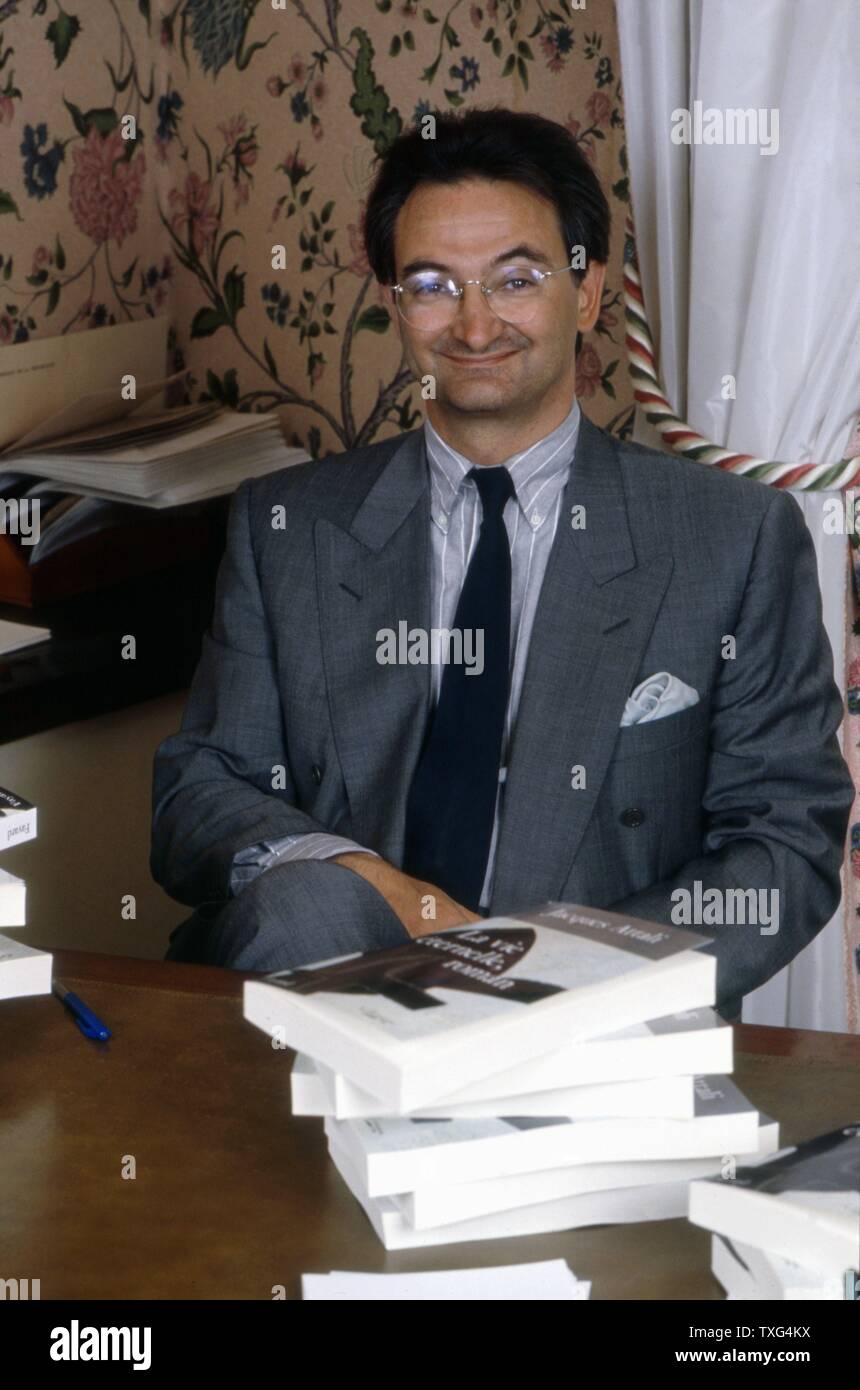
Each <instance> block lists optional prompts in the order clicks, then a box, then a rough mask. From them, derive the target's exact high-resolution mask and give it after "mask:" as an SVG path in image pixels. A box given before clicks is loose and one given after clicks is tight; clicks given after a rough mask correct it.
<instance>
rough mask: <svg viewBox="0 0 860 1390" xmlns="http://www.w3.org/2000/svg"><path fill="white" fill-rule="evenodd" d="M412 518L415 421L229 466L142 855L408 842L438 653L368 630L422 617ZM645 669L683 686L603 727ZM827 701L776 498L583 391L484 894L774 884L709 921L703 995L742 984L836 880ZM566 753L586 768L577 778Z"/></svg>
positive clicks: (836, 823)
mask: <svg viewBox="0 0 860 1390" xmlns="http://www.w3.org/2000/svg"><path fill="white" fill-rule="evenodd" d="M281 506H282V507H283V509H284V510H283V513H282V514H279V513H278V511H277V509H278V508H280V507H281ZM574 506H580V507H584V508H585V527H584V529H574V528H573V527H572V525H571V524H570V520H571V508H572V507H574ZM273 509H275V512H274V513H273ZM273 515H274V516H275V520H276V523H277V522H278V520H279V519H280V517H281V516H282V518H283V525H282V526H279V525H277V524H276V525H274V526H273ZM429 527H430V518H429V481H428V472H427V464H426V459H425V455H424V447H423V432H422V430H420V429H417V430H414V431H411V432H409V433H407V434H402V435H400V436H398V437H397V438H394V439H390V440H386V441H384V442H383V443H381V444H374V445H371V446H369V447H367V448H362V449H356V450H352V451H350V452H348V453H345V454H342V455H339V456H331V455H330V456H328V457H326V458H324V459H321V460H319V461H317V462H309V463H306V464H300V465H298V466H295V467H291V468H287V469H284V470H282V471H280V472H278V473H274V474H270V475H268V476H266V477H262V478H258V479H252V480H249V481H246V482H244V483H242V484H241V486H240V487H239V488H238V490H237V492H236V495H235V498H234V500H233V503H232V506H231V511H230V520H229V525H228V538H227V548H226V552H225V556H224V559H223V561H222V565H221V569H220V572H219V576H218V583H217V590H216V599H215V611H214V615H213V619H212V624H211V628H210V631H209V633H208V634H207V635H206V636H205V637H204V640H203V650H202V654H201V659H200V664H199V666H198V669H197V672H196V674H195V677H194V681H193V684H192V687H191V692H190V696H189V699H188V704H187V708H186V710H185V714H184V718H183V721H182V728H181V731H180V732H179V733H177V734H175V735H173V736H171V737H170V738H168V739H167V740H166V741H165V742H164V743H162V745H161V746H160V748H159V749H158V752H157V754H156V759H155V770H154V787H153V801H154V818H153V836H152V856H151V867H152V872H153V875H154V877H155V878H156V880H157V881H158V882H159V883H160V884H161V885H162V886H163V887H164V888H165V889H166V890H167V892H168V893H169V894H170V895H171V896H172V897H174V898H176V899H178V900H179V901H180V902H183V903H188V904H192V905H194V906H199V905H202V904H204V903H205V904H217V903H219V902H226V901H227V900H228V898H229V894H230V890H229V876H230V868H231V863H232V860H233V856H234V855H235V854H236V853H237V852H238V851H239V850H240V849H242V848H244V847H245V846H248V845H251V844H254V843H256V842H258V841H261V840H264V839H268V838H274V837H276V836H281V835H289V834H294V833H300V832H305V831H312V830H316V831H318V830H326V831H329V832H335V833H340V834H343V835H347V836H349V837H350V838H352V839H354V840H357V841H358V842H359V843H360V844H363V845H366V846H368V847H369V848H372V849H376V850H377V851H378V852H379V853H380V854H382V855H383V856H384V857H385V858H387V859H389V860H390V861H391V862H392V863H394V864H399V863H400V862H401V853H402V848H403V834H404V820H405V807H406V795H407V790H408V787H409V783H410V779H411V776H412V773H413V770H414V768H415V765H416V762H417V758H418V754H419V748H420V744H421V739H422V735H423V732H424V729H425V724H426V720H427V717H428V710H429V699H430V668H429V667H428V666H408V665H402V666H392V665H380V664H379V663H378V662H377V660H376V652H377V639H376V634H377V631H378V630H379V629H381V628H393V629H395V631H396V630H397V626H398V623H399V622H400V621H401V620H403V619H405V620H406V621H407V622H408V623H409V625H410V627H423V628H429V627H430V626H431V621H432V620H431V617H430V537H429ZM727 636H732V637H734V639H735V643H736V655H735V657H734V659H731V658H727V657H725V656H724V655H723V650H724V639H725V638H726V637H727ZM664 670H665V671H670V672H672V673H673V674H674V675H676V676H679V677H680V678H681V680H683V681H685V682H686V683H687V684H688V685H691V686H693V687H694V688H695V689H696V690H697V691H698V692H699V696H700V701H699V703H698V704H696V705H694V706H692V707H690V708H688V709H685V710H682V711H681V712H680V713H678V714H674V715H668V716H666V717H665V718H663V719H657V720H654V721H652V722H648V723H645V724H640V725H636V724H634V725H631V726H629V727H626V728H620V727H619V724H620V720H621V715H622V711H623V709H624V705H625V701H626V699H627V696H628V695H629V694H630V691H631V690H632V688H633V687H634V686H635V685H636V684H637V683H638V682H639V681H640V680H642V679H644V678H645V677H646V676H649V675H651V674H652V673H654V672H656V671H664ZM841 716H842V702H841V699H840V696H839V693H838V691H837V689H836V686H835V685H834V682H833V678H832V654H831V650H830V646H829V643H828V640H827V637H826V634H825V632H824V629H823V626H822V622H821V602H820V595H819V589H818V581H817V574H816V566H815V556H814V550H813V546H812V541H811V538H810V536H809V534H808V532H807V529H806V526H805V523H804V521H803V518H802V515H801V512H800V509H799V507H798V506H797V504H796V503H795V501H794V500H793V499H792V498H791V497H790V496H789V495H787V494H786V493H783V492H780V491H778V490H776V489H773V488H769V487H767V486H765V485H763V484H760V483H756V482H753V481H750V480H747V479H743V478H738V477H735V476H731V475H728V474H725V473H723V472H721V471H720V470H719V469H716V468H709V467H706V466H704V465H702V464H698V463H693V462H690V461H687V460H682V459H677V458H673V457H668V456H666V455H664V454H662V453H659V452H657V451H655V450H651V449H645V448H641V447H638V446H634V445H629V444H623V443H621V442H620V441H618V440H617V439H615V438H614V437H613V436H611V435H609V434H607V433H606V432H604V431H603V430H601V429H598V428H597V427H596V426H595V425H593V424H592V423H591V422H590V421H588V420H587V419H586V418H584V417H583V419H582V421H581V427H580V431H579V439H578V444H577V450H576V455H575V458H574V461H573V465H572V468H571V474H570V480H569V483H568V486H567V492H566V495H565V498H564V503H563V506H562V511H561V515H560V521H559V526H558V530H557V534H556V537H555V541H554V544H553V549H552V553H551V555H550V559H549V563H548V566H547V572H546V576H545V579H544V584H543V588H542V591H541V596H540V602H539V606H538V611H537V614H536V617H535V624H534V628H533V632H532V638H531V646H530V650H529V654H528V664H527V668H526V674H525V680H524V685H523V692H522V697H521V702H520V707H519V712H518V716H517V721H516V728H515V730H514V733H513V739H512V746H511V749H510V756H509V767H508V778H507V785H506V789H505V805H504V812H503V816H502V821H501V827H500V834H499V842H498V849H497V859H496V873H495V882H494V889H493V896H492V902H491V905H490V907H491V911H492V912H493V913H494V914H495V913H502V912H506V911H514V910H516V909H518V908H520V909H525V908H530V907H534V906H536V905H537V904H539V903H541V902H543V901H545V900H548V899H558V900H568V901H572V902H577V903H583V904H588V905H591V906H596V907H599V906H611V907H614V908H615V909H616V910H619V911H623V912H629V913H631V914H638V915H640V916H643V917H646V918H651V919H653V920H656V921H660V922H670V921H671V920H672V916H671V912H672V900H671V898H670V895H671V893H672V891H673V890H674V889H676V888H679V887H686V888H689V889H690V890H691V891H692V890H693V887H694V884H695V882H696V881H697V880H698V881H699V882H700V883H701V884H702V885H703V888H705V889H706V888H709V887H710V888H713V887H716V888H718V889H731V888H734V889H744V888H759V889H762V888H763V889H773V888H777V889H778V890H779V894H780V927H779V931H778V933H777V934H776V935H763V934H761V932H760V931H759V928H758V926H755V925H752V926H751V925H746V926H742V925H726V926H722V927H714V928H713V929H712V932H711V934H712V935H714V937H715V938H716V944H715V946H714V948H713V949H714V951H715V953H716V954H717V958H718V962H719V966H718V992H719V999H720V1001H722V1002H725V1001H727V1000H728V1001H731V1006H732V1007H734V1006H736V1004H737V1001H738V1000H739V998H740V996H741V995H742V994H744V993H745V992H746V991H748V990H749V989H752V988H754V987H755V986H756V985H757V984H760V983H762V982H763V981H764V980H765V979H767V978H768V977H769V976H770V975H772V974H773V973H774V972H775V971H776V970H778V969H779V968H780V967H781V966H783V965H784V964H785V963H786V962H787V961H788V960H790V959H791V958H792V957H793V956H794V955H796V953H797V952H798V951H799V950H800V949H801V948H802V947H803V946H804V945H805V944H806V943H807V942H808V941H809V940H810V939H811V938H812V937H813V936H814V935H815V934H816V932H817V931H818V930H819V929H820V928H821V927H822V926H823V925H824V923H825V922H826V921H828V919H829V918H830V917H831V915H832V914H833V912H834V911H835V909H836V906H837V904H838V902H839V896H840V880H839V869H840V864H841V860H842V854H843V843H844V837H845V832H846V828H847V822H848V814H849V808H850V805H851V801H852V797H853V787H852V784H851V780H850V777H849V775H848V771H847V768H846V766H845V763H844V761H843V759H842V756H841V754H840V751H839V746H838V743H837V739H836V730H837V728H838V726H839V723H840V719H841ZM576 766H581V767H583V768H584V769H585V779H586V785H585V786H584V787H578V788H577V789H574V787H573V786H572V781H573V780H574V779H573V778H572V769H573V768H574V767H576ZM278 767H281V768H283V769H284V772H283V790H280V789H279V790H276V791H273V790H272V777H273V769H275V768H278ZM702 930H705V931H707V930H708V929H707V928H702Z"/></svg>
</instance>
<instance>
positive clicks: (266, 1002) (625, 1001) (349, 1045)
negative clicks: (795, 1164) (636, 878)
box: [244, 903, 779, 1249]
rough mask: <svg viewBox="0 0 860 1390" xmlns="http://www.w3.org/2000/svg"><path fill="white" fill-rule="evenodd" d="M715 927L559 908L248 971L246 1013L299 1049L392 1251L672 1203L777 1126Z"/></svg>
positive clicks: (301, 1074)
mask: <svg viewBox="0 0 860 1390" xmlns="http://www.w3.org/2000/svg"><path fill="white" fill-rule="evenodd" d="M707 943H708V938H707V937H704V936H701V935H699V934H698V933H694V932H689V931H683V930H681V929H679V928H676V927H665V926H661V925H658V924H655V923H652V922H645V921H642V920H639V919H636V918H628V917H623V916H620V915H618V914H616V913H612V912H608V911H605V910H603V909H596V908H587V907H579V906H576V905H573V904H565V903H548V904H546V905H544V906H543V907H541V908H538V909H537V910H536V911H534V912H529V913H525V914H522V915H517V916H516V917H495V918H489V919H487V920H486V921H484V922H482V923H480V924H478V925H471V926H464V927H454V928H450V929H448V930H446V931H439V932H434V933H432V934H430V935H427V936H422V937H419V938H417V939H415V940H413V941H410V942H407V943H405V944H404V945H402V946H398V947H394V948H392V949H390V950H385V951H374V952H370V953H367V954H363V955H362V954H357V955H352V956H347V957H342V958H339V959H337V960H334V961H329V962H323V963H321V964H319V965H313V966H307V967H302V968H301V969H296V970H290V971H283V972H280V973H277V974H274V975H269V976H267V977H266V978H265V979H263V980H261V981H248V982H247V983H246V985H245V993H244V1011H245V1017H246V1018H247V1019H248V1020H249V1021H250V1022H251V1023H253V1024H255V1025H256V1026H257V1027H259V1028H261V1029H263V1030H264V1031H265V1032H267V1033H269V1034H270V1035H271V1036H272V1038H273V1039H274V1040H275V1045H281V1046H283V1047H289V1048H294V1049H296V1050H297V1053H298V1055H297V1056H296V1058H295V1060H294V1064H293V1070H292V1074H291V1089H292V1102H293V1112H294V1113H295V1114H301V1115H318V1116H321V1117H323V1120H324V1128H325V1134H326V1137H327V1141H328V1150H329V1154H330V1157H331V1159H332V1161H333V1163H334V1164H335V1166H336V1167H337V1169H338V1171H339V1173H340V1175H341V1177H342V1178H343V1180H344V1182H345V1183H346V1184H347V1186H348V1187H349V1188H350V1190H351V1192H352V1193H353V1194H354V1196H355V1197H356V1199H357V1200H358V1201H359V1203H360V1204H361V1206H362V1207H363V1208H364V1210H365V1212H366V1213H367V1216H368V1218H369V1219H370V1222H371V1224H372V1225H373V1228H374V1230H375V1231H376V1233H377V1235H378V1236H379V1238H380V1240H382V1242H383V1244H384V1245H385V1246H386V1248H388V1249H402V1248H406V1247H411V1246H419V1245H441V1244H447V1243H451V1242H455V1241H466V1240H480V1239H488V1238H491V1237H500V1236H510V1235H525V1234H535V1233H538V1232H549V1231H561V1230H568V1229H571V1228H573V1227H577V1226H588V1225H596V1224H604V1223H607V1222H628V1221H648V1220H660V1219H663V1218H666V1217H675V1216H685V1215H686V1213H687V1202H688V1186H689V1183H690V1181H691V1180H692V1179H694V1178H701V1177H706V1176H708V1175H710V1174H717V1173H719V1172H721V1170H722V1164H723V1161H724V1155H727V1154H729V1155H749V1156H762V1155H766V1154H771V1153H773V1152H775V1151H776V1149H777V1146H778V1142H779V1135H778V1127H777V1125H776V1123H775V1121H773V1120H772V1119H770V1118H769V1117H767V1116H764V1115H760V1114H759V1113H758V1112H757V1111H756V1110H755V1108H754V1107H753V1106H752V1105H751V1104H750V1103H749V1101H748V1100H747V1099H746V1098H745V1097H744V1096H743V1095H742V1094H741V1093H740V1091H739V1090H738V1089H737V1087H736V1086H735V1085H734V1084H733V1083H732V1081H731V1080H730V1077H729V1073H730V1072H731V1070H732V1065H733V1054H732V1030H731V1028H730V1027H728V1025H726V1024H725V1023H724V1022H723V1021H722V1020H721V1019H719V1018H718V1017H717V1015H716V1014H715V1013H714V1011H713V1008H712V1005H713V1003H714V998H715V985H716V960H715V958H714V956H712V955H710V954H709V953H707V952H703V951H702V950H701V947H702V946H704V945H706V944H707ZM610 1023H611V1031H608V1030H607V1025H608V1024H610Z"/></svg>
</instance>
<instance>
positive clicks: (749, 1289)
mask: <svg viewBox="0 0 860 1390" xmlns="http://www.w3.org/2000/svg"><path fill="white" fill-rule="evenodd" d="M711 1269H712V1270H713V1273H714V1278H715V1279H718V1280H719V1282H720V1283H721V1284H722V1286H723V1288H724V1289H725V1290H726V1293H727V1294H728V1296H729V1298H734V1299H766V1300H768V1301H771V1300H778V1299H783V1300H785V1301H794V1302H801V1301H803V1302H807V1303H809V1302H816V1303H822V1302H830V1301H835V1300H837V1299H839V1300H841V1299H844V1297H845V1294H844V1287H843V1285H844V1280H842V1279H839V1278H837V1277H836V1275H832V1274H831V1275H827V1274H818V1273H816V1271H815V1270H814V1269H804V1268H803V1266H802V1265H798V1264H795V1263H794V1261H793V1260H784V1259H783V1258H782V1256H781V1255H774V1254H773V1252H772V1251H771V1250H760V1249H758V1248H757V1247H756V1246H754V1245H745V1244H744V1243H743V1241H740V1240H729V1238H728V1237H727V1236H712V1237H711Z"/></svg>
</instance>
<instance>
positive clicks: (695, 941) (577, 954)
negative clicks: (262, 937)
mask: <svg viewBox="0 0 860 1390" xmlns="http://www.w3.org/2000/svg"><path fill="white" fill-rule="evenodd" d="M708 940H709V938H707V937H703V936H701V935H699V934H698V933H696V932H689V931H685V930H682V929H680V928H677V927H663V926H660V925H658V924H656V923H649V922H644V921H641V920H638V919H636V918H628V917H624V916H621V915H620V914H616V913H612V912H608V911H604V910H603V909H593V908H583V907H578V906H576V905H571V904H564V903H549V904H547V905H546V906H545V907H543V908H540V909H538V910H537V911H535V912H530V913H524V914H520V915H518V916H517V917H497V918H489V919H487V921H486V922H482V923H481V924H480V925H471V926H465V927H453V928H449V929H448V930H447V931H440V932H434V933H432V934H430V935H427V936H423V937H420V938H418V939H416V940H413V941H410V942H407V943H404V945H402V946H397V947H393V948H390V949H388V950H384V951H373V952H368V953H364V954H358V953H357V954H355V955H351V956H345V957H340V958H338V959H337V960H334V961H326V962H322V963H321V964H318V965H309V966H304V967H301V968H299V969H295V970H289V971H281V972H277V973H275V974H272V975H268V976H266V978H265V979H264V980H262V981H247V982H246V984H245V988H244V1009H245V1017H246V1018H247V1019H248V1020H249V1021H250V1022H252V1023H254V1024H256V1025H257V1026H258V1027H260V1028H262V1029H264V1031H266V1032H269V1033H271V1034H272V1035H273V1036H275V1037H277V1038H279V1040H280V1041H282V1042H283V1043H284V1044H286V1045H287V1046H290V1047H294V1048H296V1049H297V1050H298V1051H302V1052H306V1053H308V1054H309V1055H310V1056H312V1057H313V1058H314V1060H315V1061H319V1062H322V1063H323V1065H325V1066H328V1067H329V1068H331V1069H332V1070H333V1071H337V1072H340V1073H341V1074H343V1075H345V1076H347V1077H348V1078H349V1079H350V1080H352V1081H354V1082H355V1083H356V1084H358V1085H359V1086H362V1087H363V1088H365V1089H367V1090H369V1091H370V1092H371V1094H373V1095H376V1096H378V1097H379V1099H380V1100H381V1101H382V1102H383V1105H384V1107H385V1109H386V1111H387V1113H389V1114H392V1113H393V1114H402V1113H404V1112H405V1111H408V1110H413V1109H416V1108H418V1107H419V1106H421V1105H423V1104H429V1103H432V1102H433V1101H435V1100H436V1099H437V1098H438V1097H439V1096H440V1095H445V1094H446V1093H447V1094H450V1093H451V1092H452V1091H455V1090H457V1089H459V1088H461V1087H463V1086H465V1085H468V1084H469V1083H470V1082H473V1081H476V1080H478V1079H485V1078H486V1077H487V1076H489V1075H492V1074H494V1073H497V1072H499V1071H502V1070H504V1069H505V1067H510V1066H512V1065H514V1064H521V1063H523V1062H525V1061H527V1060H528V1059H530V1058H532V1057H535V1056H538V1055H539V1054H541V1053H544V1052H547V1051H550V1050H552V1049H553V1048H557V1047H559V1046H560V1045H562V1044H568V1043H570V1042H572V1041H575V1040H577V1039H582V1038H584V1037H590V1036H594V1034H595V1033H599V1032H601V1031H604V1030H605V1026H606V1019H607V1016H609V1017H611V1018H612V1019H613V1022H614V1023H615V1024H616V1025H617V1026H618V1027H623V1026H625V1025H626V1024H630V1023H637V1022H641V1021H642V1020H643V1019H645V1018H648V1017H656V1016H660V1015H665V1014H667V1013H670V1012H672V1011H676V1010H678V1009H683V1008H694V1007H700V1006H702V1005H707V1004H712V1003H713V1001H714V989H715V982H716V960H715V957H714V956H712V955H710V954H709V953H707V952H703V951H701V950H700V949H699V948H700V947H702V946H703V945H706V944H707V942H708Z"/></svg>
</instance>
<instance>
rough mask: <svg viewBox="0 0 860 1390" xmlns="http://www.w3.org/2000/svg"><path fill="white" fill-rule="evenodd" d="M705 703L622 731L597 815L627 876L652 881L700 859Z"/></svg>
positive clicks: (707, 712)
mask: <svg viewBox="0 0 860 1390" xmlns="http://www.w3.org/2000/svg"><path fill="white" fill-rule="evenodd" d="M709 716H710V704H709V701H708V700H707V699H704V700H700V701H699V703H698V704H695V705H689V706H688V707H687V709H685V710H681V712H680V713H679V714H670V715H666V716H665V717H664V718H663V719H654V720H651V721H649V722H648V723H647V724H631V725H629V726H628V727H627V728H624V729H619V731H618V736H617V739H616V743H615V748H614V750H613V755H612V758H611V759H610V761H609V765H608V767H607V771H606V778H605V780H604V783H603V786H602V788H601V792H600V796H599V798H598V803H597V807H596V808H595V810H596V811H597V813H598V820H599V827H600V830H599V833H600V837H601V840H602V842H603V844H604V846H611V847H612V848H611V851H610V853H611V855H612V857H614V858H615V860H616V863H617V865H618V867H619V868H620V869H623V871H624V873H625V876H626V877H628V878H630V879H634V880H636V881H637V883H639V884H642V883H644V882H657V881H659V880H660V879H662V878H666V877H668V876H670V875H671V874H673V873H675V872H676V871H677V869H678V868H679V867H680V865H681V864H683V863H685V862H686V860H688V859H692V858H695V857H696V856H697V855H698V854H700V853H701V841H702V815H703V813H702V796H703V795H704V790H705V780H706V775H707V766H708V744H709V739H708V728H709Z"/></svg>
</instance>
